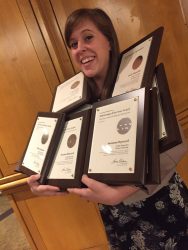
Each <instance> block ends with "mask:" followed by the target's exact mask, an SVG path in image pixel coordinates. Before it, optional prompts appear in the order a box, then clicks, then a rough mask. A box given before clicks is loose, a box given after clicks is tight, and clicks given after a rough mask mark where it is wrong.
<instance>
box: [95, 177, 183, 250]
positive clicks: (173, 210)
mask: <svg viewBox="0 0 188 250" xmlns="http://www.w3.org/2000/svg"><path fill="white" fill-rule="evenodd" d="M99 209H100V212H101V215H102V218H103V221H104V225H105V228H106V232H107V237H108V239H109V243H110V245H111V248H110V249H111V250H127V249H128V250H129V249H130V250H161V249H164V250H185V249H186V250H187V249H188V189H187V187H186V186H185V184H184V183H183V182H182V180H181V179H180V177H179V175H178V174H177V173H176V174H174V175H173V177H172V178H171V180H170V181H169V185H168V186H165V187H163V188H162V189H161V190H160V191H158V192H157V193H156V194H154V195H153V196H151V197H149V198H147V199H145V200H144V201H139V202H136V203H132V204H130V205H124V204H123V203H120V204H118V205H116V206H107V205H102V204H100V205H99Z"/></svg>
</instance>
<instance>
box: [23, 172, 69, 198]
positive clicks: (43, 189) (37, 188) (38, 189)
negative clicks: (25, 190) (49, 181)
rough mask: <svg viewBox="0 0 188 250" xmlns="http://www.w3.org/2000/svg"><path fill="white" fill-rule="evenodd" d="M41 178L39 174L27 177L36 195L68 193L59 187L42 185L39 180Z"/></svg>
mask: <svg viewBox="0 0 188 250" xmlns="http://www.w3.org/2000/svg"><path fill="white" fill-rule="evenodd" d="M39 179H40V175H39V174H36V175H31V176H30V177H29V178H28V179H27V183H28V184H29V186H30V189H31V191H32V192H33V193H34V194H35V195H40V196H42V195H44V196H54V195H55V196H57V195H63V194H65V193H66V192H60V188H59V187H55V186H50V185H40V184H39V182H38V180H39Z"/></svg>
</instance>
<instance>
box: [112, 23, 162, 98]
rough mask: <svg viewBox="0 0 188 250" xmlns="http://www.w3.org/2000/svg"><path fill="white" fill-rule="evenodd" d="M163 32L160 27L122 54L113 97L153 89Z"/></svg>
mask: <svg viewBox="0 0 188 250" xmlns="http://www.w3.org/2000/svg"><path fill="white" fill-rule="evenodd" d="M163 30H164V28H163V27H159V28H158V29H156V30H155V31H153V32H151V33H150V34H148V35H147V36H145V37H144V38H142V39H141V40H139V41H138V42H136V43H135V44H133V45H132V46H130V47H129V48H127V49H125V50H124V51H122V52H121V54H120V59H119V66H118V70H117V76H116V80H115V84H114V88H113V91H112V96H113V97H114V96H117V95H120V94H124V93H127V92H130V91H133V90H136V89H139V88H142V87H146V88H147V87H148V88H151V82H152V78H153V74H154V70H155V66H156V62H157V56H158V52H159V48H160V44H161V39H162V35H163Z"/></svg>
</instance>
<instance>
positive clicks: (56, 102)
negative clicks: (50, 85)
mask: <svg viewBox="0 0 188 250" xmlns="http://www.w3.org/2000/svg"><path fill="white" fill-rule="evenodd" d="M89 100H90V91H89V87H88V84H87V82H86V79H85V77H84V74H83V72H79V73H77V74H76V75H74V76H73V77H71V78H69V79H68V80H66V81H64V82H63V83H61V84H59V85H58V86H57V87H56V90H55V94H54V95H53V99H52V103H51V108H50V110H51V112H63V113H68V112H72V111H73V110H75V109H76V108H78V107H80V106H81V105H83V104H85V103H87V102H88V101H89Z"/></svg>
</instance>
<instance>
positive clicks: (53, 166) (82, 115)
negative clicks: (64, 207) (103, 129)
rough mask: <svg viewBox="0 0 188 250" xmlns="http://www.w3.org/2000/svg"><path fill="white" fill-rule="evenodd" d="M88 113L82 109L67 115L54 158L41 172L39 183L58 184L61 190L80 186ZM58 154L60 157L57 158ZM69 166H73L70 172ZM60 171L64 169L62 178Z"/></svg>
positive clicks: (87, 128)
mask: <svg viewBox="0 0 188 250" xmlns="http://www.w3.org/2000/svg"><path fill="white" fill-rule="evenodd" d="M90 114H91V110H84V111H80V112H78V113H74V114H69V115H68V116H67V118H66V123H65V127H64V128H63V129H62V131H61V135H60V137H59V142H58V143H57V144H56V148H55V149H54V158H53V159H51V162H50V163H49V164H48V166H47V168H46V169H44V171H43V172H42V173H41V178H40V183H41V184H48V185H53V186H58V187H60V189H61V190H62V191H64V190H66V189H67V188H70V187H81V186H82V183H81V177H82V174H83V167H84V161H85V150H86V144H87V136H88V130H89V121H90ZM77 125H78V126H77ZM74 126H75V127H74ZM76 126H77V128H76ZM71 131H74V132H71ZM73 136H74V137H73ZM69 139H70V140H69ZM76 141H77V142H76ZM65 142H66V145H65ZM70 144H71V145H70ZM64 146H65V147H66V148H65V151H63V147H64ZM74 150H75V151H74ZM60 154H61V156H60ZM59 156H60V158H58V157H59ZM68 162H69V165H70V168H69V169H68V167H69V165H68V164H67V163H68ZM70 162H71V163H70ZM71 164H72V165H71ZM71 167H73V169H72V172H71ZM62 168H64V169H62ZM54 171H56V173H55V172H54ZM62 171H64V173H63V176H64V178H63V176H62V177H61V175H62ZM54 173H55V175H54ZM54 176H55V177H54ZM57 176H58V178H57ZM65 176H66V177H65Z"/></svg>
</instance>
